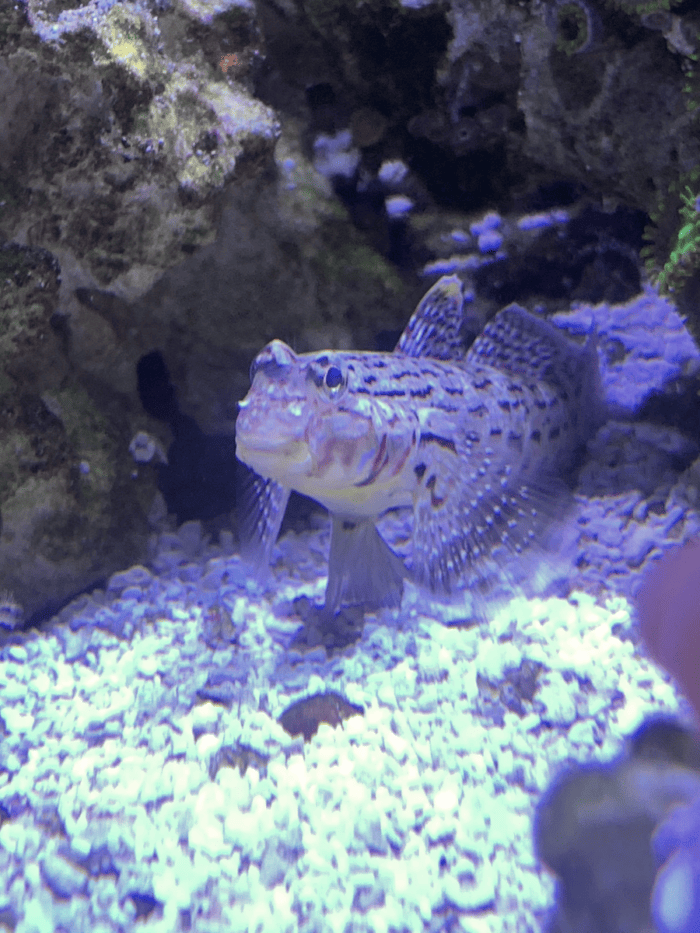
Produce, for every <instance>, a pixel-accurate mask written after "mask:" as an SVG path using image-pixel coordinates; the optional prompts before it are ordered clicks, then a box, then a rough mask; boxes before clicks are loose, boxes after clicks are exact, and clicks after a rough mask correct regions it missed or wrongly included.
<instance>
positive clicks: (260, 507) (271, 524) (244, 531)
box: [236, 460, 290, 579]
mask: <svg viewBox="0 0 700 933" xmlns="http://www.w3.org/2000/svg"><path fill="white" fill-rule="evenodd" d="M238 469H239V474H238V475H239V490H238V495H237V497H236V501H237V507H236V513H237V518H238V537H239V539H240V544H241V555H242V557H243V559H244V560H245V561H247V562H248V563H250V564H252V565H253V566H254V567H255V568H256V570H257V571H258V575H259V578H260V579H263V578H264V577H265V576H266V574H267V568H268V566H269V564H270V555H271V553H272V548H273V547H274V544H275V541H276V540H277V535H278V534H279V530H280V525H281V524H282V519H283V518H284V513H285V510H286V508H287V502H288V500H289V494H290V490H289V489H287V488H286V487H285V486H281V485H280V484H279V483H276V482H275V481H274V480H271V479H264V478H263V477H262V476H259V475H258V474H257V473H256V472H255V471H254V470H251V469H250V467H247V466H246V465H245V464H244V463H241V461H240V460H239V461H238Z"/></svg>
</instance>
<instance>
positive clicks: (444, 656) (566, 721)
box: [0, 294, 700, 933]
mask: <svg viewBox="0 0 700 933" xmlns="http://www.w3.org/2000/svg"><path fill="white" fill-rule="evenodd" d="M648 300H649V295H648V294H647V295H646V296H644V297H643V299H640V300H639V302H638V303H637V306H636V307H637V311H638V314H637V317H636V318H635V315H634V314H633V313H632V312H631V311H630V308H633V306H634V303H630V305H628V306H626V308H625V309H624V312H625V314H626V315H627V316H628V317H630V316H631V318H632V319H633V320H636V321H639V319H640V316H642V317H643V316H645V315H647V316H648V308H646V309H645V307H646V306H645V305H644V301H648ZM666 308H667V312H666V314H667V318H666V319H665V320H666V325H667V326H668V327H670V328H671V330H673V328H674V327H675V328H676V330H677V329H678V328H677V322H676V321H675V319H674V320H670V319H669V318H668V315H670V314H671V312H670V310H668V306H666ZM577 313H578V312H577ZM581 313H583V312H581ZM603 323H604V322H599V326H601V327H602V325H603ZM625 332H626V333H627V332H628V331H625ZM686 336H687V335H686ZM615 339H617V337H616V338H615ZM638 346H639V343H635V344H634V346H633V347H632V349H630V350H629V356H630V365H631V366H632V363H633V357H634V356H635V354H637V350H638ZM673 346H674V348H675V349H674V351H673V352H676V350H677V346H678V344H677V342H676V343H674V344H673ZM635 348H636V349H635ZM655 352H656V355H657V357H658V359H659V360H662V361H663V357H664V352H665V351H664V350H663V334H662V335H661V343H659V344H658V346H657V349H656V351H655ZM637 355H638V356H639V358H640V359H642V360H643V361H644V364H645V365H646V363H647V362H648V360H649V357H650V353H649V350H648V348H647V349H646V350H644V352H640V353H638V354H637ZM619 356H620V354H619V353H617V355H616V363H615V365H616V366H617V365H618V364H619ZM693 359H697V352H696V351H695V350H694V348H693V347H692V345H690V346H689V348H688V346H686V349H685V350H683V352H682V353H680V354H679V357H678V359H674V360H673V367H672V369H673V368H674V367H675V371H677V372H680V371H681V369H682V368H683V367H685V366H686V365H687V364H688V363H689V361H691V362H692V360H693ZM635 365H636V364H635ZM629 372H630V373H631V374H632V375H631V378H632V379H633V380H634V381H638V373H636V371H635V370H634V368H633V367H632V368H630V370H629ZM622 378H624V373H622V374H621V375H619V377H618V379H622ZM615 385H616V386H617V382H616V383H615ZM617 430H618V429H617V428H616V429H615V430H613V431H612V434H611V433H610V431H611V429H610V428H606V429H604V431H608V434H603V435H601V436H599V439H598V441H597V447H596V445H595V444H594V445H593V447H592V449H593V450H598V451H599V456H598V459H597V462H598V467H597V468H595V469H594V468H592V467H591V468H588V472H587V473H585V474H584V475H583V477H582V484H581V487H580V489H579V493H578V496H577V502H578V512H577V513H576V515H575V517H574V519H572V520H573V521H574V525H575V530H576V535H577V542H578V553H579V555H581V556H583V557H584V558H585V559H584V560H583V562H582V564H581V567H580V568H579V570H578V571H577V572H576V575H575V576H573V577H572V582H574V584H575V585H578V584H579V583H580V586H581V588H582V589H581V592H574V593H573V595H571V596H570V597H569V598H568V599H567V600H563V599H555V598H552V599H548V600H539V599H532V600H525V599H522V598H519V599H514V600H513V601H512V602H510V603H509V604H508V605H506V606H505V607H504V608H503V609H502V610H501V611H500V612H499V613H498V614H497V615H496V616H495V617H494V618H492V619H490V620H489V621H488V622H484V623H481V624H477V625H473V626H472V627H470V628H458V627H447V626H446V625H444V624H443V621H442V619H444V614H443V611H442V610H440V611H437V612H436V611H435V607H434V606H433V607H432V608H431V607H430V606H429V605H428V604H427V603H426V602H425V601H424V600H423V599H422V597H421V596H420V595H419V594H417V593H416V592H415V591H413V590H411V591H410V592H409V593H408V594H407V598H406V599H405V601H404V605H403V607H402V609H401V610H400V611H399V612H398V613H391V612H386V613H381V614H377V615H370V616H368V617H367V622H366V625H365V628H364V630H363V633H362V636H361V639H360V641H359V642H358V643H357V644H356V645H354V646H352V647H350V648H348V649H346V650H345V652H343V653H342V654H339V655H336V656H335V657H333V658H331V659H327V658H326V655H325V652H324V651H323V650H322V649H320V648H319V649H316V650H314V651H312V652H310V653H306V654H304V653H302V652H301V651H299V650H296V649H292V648H291V647H290V643H291V639H292V636H293V634H294V632H295V631H296V629H297V627H298V624H299V622H298V619H296V618H294V617H293V615H292V614H291V613H290V601H291V600H292V599H294V597H295V596H297V595H300V594H306V595H312V596H315V597H316V598H317V599H320V597H321V595H322V592H323V587H324V583H325V580H324V578H323V576H322V574H323V573H324V571H325V558H324V547H325V546H326V545H327V532H326V531H322V532H318V531H316V532H312V531H310V532H305V533H304V534H302V535H289V536H287V537H286V538H284V539H283V540H282V541H281V542H280V543H279V545H278V548H277V551H276V554H275V562H274V566H273V585H272V587H271V588H270V590H269V591H268V592H267V593H264V594H263V593H260V592H255V591H254V589H253V588H252V587H249V586H248V584H247V583H246V576H247V575H246V570H245V568H244V567H243V566H242V565H241V564H240V562H239V560H238V558H237V557H236V555H235V554H234V553H233V548H232V545H231V540H230V538H228V537H227V536H226V535H224V536H223V537H222V541H221V543H220V545H216V546H214V545H211V544H209V543H207V542H206V541H202V540H201V539H200V537H199V529H198V527H197V526H196V525H188V526H184V527H183V529H182V530H181V532H180V533H179V534H178V535H175V534H166V535H163V536H161V538H160V541H159V545H158V554H157V557H156V559H155V560H154V563H153V566H152V568H150V569H147V568H132V569H131V570H129V571H125V572H124V573H123V574H118V575H117V576H116V577H115V578H113V579H112V581H111V582H110V585H109V587H108V589H107V591H106V592H96V593H94V594H92V595H91V596H86V597H82V598H81V599H80V600H79V601H77V602H76V603H75V604H73V605H72V606H70V607H68V608H67V609H65V610H64V611H63V612H62V613H61V614H60V615H59V616H58V617H57V619H55V620H53V622H52V623H50V624H49V625H48V626H45V630H44V631H41V632H37V631H32V632H29V633H27V634H26V635H15V636H12V637H11V638H10V640H9V641H8V642H7V643H6V644H4V646H2V647H0V807H2V810H0V815H2V817H3V819H2V825H1V826H0V929H2V928H3V925H5V926H6V927H7V928H8V929H11V928H13V927H14V930H15V933H53V931H56V933H59V931H69V933H83V931H85V933H107V931H130V930H133V929H137V928H138V929H142V930H147V931H149V933H150V931H154V933H155V931H163V933H166V931H167V933H170V931H173V933H175V931H183V933H185V931H220V930H225V931H231V933H235V931H246V933H263V931H270V933H272V931H275V933H276V931H309V933H326V931H328V933H360V931H368V933H370V931H371V933H383V931H400V933H403V931H411V933H412V931H443V930H444V931H447V930H450V931H452V930H463V931H468V933H486V931H493V933H501V931H503V933H505V931H517V933H527V931H538V930H541V929H542V926H543V923H544V918H545V915H546V913H547V909H548V907H549V905H550V904H551V902H552V898H553V882H552V880H551V879H550V878H549V877H548V876H547V874H546V873H545V872H544V871H543V870H542V869H541V868H540V867H539V866H538V864H537V862H536V859H535V856H534V853H533V846H532V838H531V824H532V816H533V811H534V807H535V805H536V803H537V801H538V799H539V798H540V796H541V794H542V792H543V791H544V790H545V788H546V787H547V785H548V783H549V782H550V780H551V778H552V776H553V775H555V774H556V773H558V771H559V770H561V768H562V767H563V766H564V765H565V763H567V762H571V761H573V760H577V761H587V760H591V759H595V760H604V759H607V758H610V757H612V756H613V755H615V754H616V753H618V752H619V750H620V748H621V746H622V740H623V737H624V736H626V735H628V734H629V733H630V732H631V731H632V730H633V729H634V728H635V727H636V726H637V725H638V724H639V722H640V720H641V719H642V718H643V717H644V716H646V715H648V714H650V713H651V712H653V711H658V710H664V711H669V712H674V711H676V710H677V709H678V705H679V704H678V699H677V697H676V695H675V693H674V690H673V688H672V687H671V686H670V685H669V683H668V682H667V680H666V679H665V677H664V676H663V675H662V674H661V673H660V672H658V671H657V670H656V668H654V667H653V665H651V664H650V663H649V662H648V661H647V660H646V659H645V658H644V656H643V655H642V654H641V652H640V650H639V649H638V648H637V647H635V641H636V639H635V638H634V633H633V629H634V626H633V623H632V621H631V617H630V612H631V610H630V605H629V603H628V602H627V600H626V599H625V596H624V595H620V594H623V593H627V592H628V591H629V590H630V588H631V583H630V581H633V580H636V579H637V577H638V573H639V572H640V570H641V569H642V568H643V567H644V566H645V564H646V562H647V561H648V560H649V559H651V558H653V556H654V554H655V553H656V552H657V551H658V550H659V549H660V548H661V547H665V546H669V545H670V544H671V543H672V541H671V539H673V541H674V542H676V541H681V540H684V539H685V538H687V537H688V536H689V535H690V534H692V533H693V532H694V531H695V530H697V528H698V527H699V526H700V521H699V520H698V515H697V511H696V510H695V508H694V505H693V503H692V502H690V501H689V497H691V498H692V496H691V495H690V493H689V492H688V490H687V484H684V483H683V478H682V477H681V478H679V477H678V476H676V475H673V474H672V473H669V467H668V464H667V462H666V460H664V456H662V455H661V454H660V455H659V457H657V459H656V460H655V459H654V457H655V455H656V453H658V450H659V449H662V453H663V449H665V448H664V444H666V445H667V442H668V439H666V440H665V441H664V440H663V439H659V436H658V434H657V435H655V434H654V432H653V431H652V432H651V435H649V433H648V432H647V433H646V434H645V433H644V432H643V431H642V432H641V435H640V432H639V429H638V428H637V427H635V428H625V427H624V426H623V427H621V428H619V430H620V431H622V432H623V435H624V432H625V431H631V434H629V433H628V434H627V435H625V436H626V437H627V440H626V441H625V442H624V443H623V444H622V445H621V446H620V444H619V436H618V434H616V433H615V432H616V431H617ZM650 436H651V440H650ZM669 443H670V442H669ZM611 444H612V445H615V444H618V446H620V449H624V451H626V452H627V455H626V459H625V457H618V458H617V459H616V460H615V467H614V468H613V467H612V466H611V461H610V458H609V457H608V456H607V454H606V452H607V453H609V451H610V449H611V447H610V445H611ZM645 445H646V446H645ZM635 458H636V459H635ZM645 458H646V459H645ZM630 464H632V465H634V464H636V466H635V469H639V468H640V464H642V465H644V464H647V465H649V464H651V465H650V466H648V469H647V471H646V473H645V474H644V475H645V477H646V478H645V484H646V487H647V488H646V489H645V490H644V491H643V492H642V491H639V490H636V491H635V490H634V489H633V488H632V487H633V482H632V483H630V479H629V477H627V478H625V476H626V474H625V473H624V471H625V469H630ZM613 469H614V470H618V473H617V474H615V475H620V476H622V480H621V482H620V484H619V488H618V487H616V486H615V485H613V486H612V487H610V488H609V491H608V493H607V494H606V493H605V491H604V489H605V488H608V487H607V486H606V484H607V483H608V482H611V481H612V480H611V476H612V472H611V471H613ZM649 502H654V503H655V504H656V505H655V508H654V509H652V510H651V511H650V510H649V509H648V508H646V505H647V504H648V503H649ZM659 503H661V505H663V509H662V508H661V506H660V505H659ZM674 509H676V511H677V512H678V514H676V513H675V512H673V510H674ZM583 590H586V591H587V592H584V591H583ZM445 611H447V610H445ZM450 611H451V613H452V614H453V615H455V614H456V615H457V616H459V607H452V608H451V610H450ZM630 636H633V637H630ZM516 671H517V672H519V674H518V675H516V674H515V673H514V672H516ZM528 671H529V672H530V673H529V675H528V673H527V672H528ZM528 684H529V685H530V686H531V687H532V690H531V692H530V693H528ZM324 690H333V691H336V692H338V693H340V694H342V695H343V696H345V697H346V698H347V699H348V700H349V701H350V702H352V703H356V704H360V705H362V706H363V707H364V710H365V712H364V715H357V716H352V717H351V718H349V719H347V720H346V721H345V722H344V723H343V725H342V726H341V727H339V728H336V729H333V728H331V727H330V726H325V725H322V726H321V727H320V729H319V731H318V733H317V734H316V736H315V737H314V738H313V739H312V740H311V741H310V742H308V743H304V742H303V741H302V740H301V738H295V739H293V738H290V737H289V736H288V735H287V733H286V732H285V731H284V730H283V729H282V727H281V726H280V725H279V724H278V723H277V721H276V720H277V717H279V715H280V714H281V713H282V712H283V710H285V709H286V708H287V707H288V706H289V704H290V703H292V702H293V701H294V700H297V699H299V698H301V697H303V696H307V695H311V694H315V693H319V692H322V691H324ZM207 697H209V698H210V699H206V698H207ZM214 697H220V698H221V699H224V700H226V703H222V702H212V701H211V698H214ZM240 746H244V747H246V748H247V749H249V750H252V752H251V753H250V754H251V755H253V753H258V754H259V755H260V756H263V757H264V759H266V761H267V764H266V767H264V766H262V765H259V764H258V765H256V764H255V763H253V764H251V765H249V767H248V768H247V770H246V771H245V773H244V774H243V776H241V775H240V774H239V771H238V770H237V769H236V768H235V767H228V766H223V767H220V768H219V769H218V771H217V772H216V774H215V777H214V778H213V779H212V778H211V777H210V773H213V770H214V769H213V768H211V765H212V762H213V761H214V760H218V758H219V757H220V754H221V752H222V750H225V749H236V748H238V747H240Z"/></svg>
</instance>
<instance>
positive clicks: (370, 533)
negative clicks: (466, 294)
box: [236, 276, 600, 611]
mask: <svg viewBox="0 0 700 933" xmlns="http://www.w3.org/2000/svg"><path fill="white" fill-rule="evenodd" d="M465 330H466V318H465V314H464V298H463V294H462V285H461V282H460V280H459V279H458V278H457V277H456V276H446V277H443V278H442V279H440V281H439V282H437V283H436V285H434V286H433V288H432V289H430V291H429V292H428V293H427V295H426V296H425V298H424V299H423V300H422V301H421V303H420V304H419V305H418V308H417V309H416V311H415V313H414V315H413V316H412V318H411V320H410V321H409V323H408V325H407V327H406V329H405V331H404V333H403V334H402V336H401V338H400V340H399V342H398V345H397V347H396V350H395V351H394V352H393V353H369V352H367V353H362V352H357V353H352V352H334V351H326V352H321V353H304V354H296V353H294V351H293V350H292V349H291V348H290V347H288V346H287V345H286V344H284V343H282V342H281V341H279V340H274V341H272V343H270V344H268V345H267V346H266V347H265V348H264V349H263V350H262V351H261V353H260V354H259V355H258V357H257V358H256V359H255V361H254V363H253V366H252V369H251V377H252V385H251V389H250V392H249V393H248V395H247V396H246V398H245V399H244V400H243V401H242V402H241V410H240V413H239V416H238V421H237V425H236V454H237V457H238V458H239V460H241V461H242V462H243V463H244V464H246V465H247V466H248V467H250V468H251V469H252V470H253V471H254V474H253V480H252V484H251V489H250V494H249V496H248V497H247V498H244V500H243V501H244V505H243V510H244V512H243V525H244V528H245V534H246V535H247V537H248V538H249V540H250V541H252V542H255V543H256V544H257V559H258V560H259V561H261V562H262V563H265V562H266V561H267V560H268V559H269V555H270V551H271V549H272V546H273V544H274V540H275V538H276V536H277V533H278V531H279V526H280V523H281V520H282V515H283V513H284V509H285V508H286V503H287V499H288V496H289V492H290V490H292V489H294V490H296V491H297V492H300V493H303V494H305V495H308V496H310V497H311V498H313V499H315V500H316V501H318V502H320V503H321V504H322V505H324V506H325V507H326V508H327V509H328V510H329V512H330V513H331V518H332V534H331V551H330V557H329V574H328V586H327V589H326V608H327V609H329V610H331V611H336V610H338V609H339V608H340V607H341V606H342V605H345V604H352V603H361V604H363V605H365V606H375V605H381V604H390V605H391V604H394V605H395V604H397V602H398V601H399V599H400V594H401V586H402V579H403V578H404V577H406V576H409V577H411V578H412V579H414V580H416V581H417V582H419V583H422V584H424V585H426V586H428V587H429V588H430V589H432V590H433V591H436V592H439V593H444V592H450V591H451V590H453V589H454V588H456V587H460V586H466V585H470V584H472V583H473V582H474V581H475V580H477V579H478V578H479V577H480V576H481V575H482V573H484V572H485V571H486V570H488V569H489V568H491V567H493V566H494V563H496V564H500V565H501V566H505V564H506V563H507V562H508V561H510V560H511V559H512V557H513V555H516V554H519V553H520V552H521V551H522V550H523V549H524V548H526V547H527V546H528V545H529V544H532V543H534V542H536V540H537V538H538V537H539V536H541V534H542V532H543V529H544V528H545V527H546V526H547V524H548V523H549V522H550V521H551V519H552V518H553V517H554V515H555V514H556V511H557V509H558V506H559V502H560V500H559V495H560V491H561V484H560V481H559V479H558V477H559V476H560V473H561V471H562V469H564V468H565V467H566V466H567V464H568V462H569V461H570V460H571V458H572V455H573V453H574V451H575V450H576V449H577V448H578V447H579V446H580V445H582V444H583V443H585V441H586V439H587V438H588V436H589V435H590V433H591V431H592V429H593V428H594V427H595V426H596V424H597V422H598V413H599V410H600V409H599V405H598V388H597V386H598V364H597V355H596V352H595V348H594V347H593V346H592V345H591V344H590V342H589V344H588V345H586V346H584V347H581V346H579V345H577V344H575V343H573V342H572V341H570V340H569V339H568V338H567V337H565V336H564V334H563V333H562V332H561V331H559V330H558V329H557V328H556V327H554V326H553V325H551V324H549V323H548V322H546V321H544V320H542V319H540V318H537V317H535V316H534V315H532V314H530V313H528V312H527V311H525V310H523V309H522V308H520V307H518V306H516V305H512V306H510V307H508V308H505V309H503V310H502V311H501V312H499V313H498V314H497V315H496V317H495V318H494V319H493V320H492V321H491V322H490V323H489V324H487V325H486V327H485V329H484V331H483V332H482V334H481V335H480V336H479V337H477V339H476V340H475V341H474V342H473V343H472V345H471V347H469V348H468V349H467V341H466V337H465ZM401 509H408V510H410V513H411V523H410V524H411V531H410V548H409V552H408V556H407V557H406V560H405V561H404V560H401V559H400V558H399V557H398V555H397V554H396V553H395V552H394V551H392V550H391V549H390V548H389V546H388V545H387V543H386V542H385V540H384V539H383V538H382V537H381V535H380V534H379V533H378V531H377V527H376V526H377V523H378V522H379V521H380V520H381V517H382V516H383V515H385V514H387V513H388V512H389V510H401Z"/></svg>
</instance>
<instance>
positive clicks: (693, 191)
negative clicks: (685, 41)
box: [641, 35, 700, 295]
mask: <svg viewBox="0 0 700 933" xmlns="http://www.w3.org/2000/svg"><path fill="white" fill-rule="evenodd" d="M698 39H700V35H698ZM697 62H698V55H697V53H694V54H692V55H689V56H687V57H686V58H685V61H684V71H685V77H686V82H685V84H684V87H683V90H684V92H685V93H686V95H687V98H686V106H687V109H688V111H689V112H690V113H691V114H695V115H697V113H698V108H700V73H698V69H697ZM692 128H693V130H694V131H696V132H697V131H698V122H697V116H695V117H694V118H693V126H692ZM650 219H651V223H650V224H649V225H648V226H647V228H646V230H645V231H644V238H645V240H646V241H647V245H646V246H645V247H644V249H643V250H642V253H641V256H642V258H643V259H644V261H645V264H646V267H647V271H648V272H649V275H650V276H651V278H652V280H653V281H655V283H656V285H657V287H658V289H659V291H660V292H661V293H662V294H666V295H671V294H676V295H677V293H678V291H679V290H680V289H681V288H682V287H683V286H684V285H685V284H686V283H687V282H688V280H689V279H690V278H691V276H693V274H694V273H696V272H698V271H700V166H694V167H693V168H692V169H690V171H688V172H684V173H683V174H681V175H680V177H679V178H678V179H676V180H675V181H674V182H672V183H671V184H670V185H669V189H668V192H667V194H666V195H665V196H664V197H661V198H660V199H659V202H658V204H657V206H656V209H655V210H654V211H652V212H651V214H650Z"/></svg>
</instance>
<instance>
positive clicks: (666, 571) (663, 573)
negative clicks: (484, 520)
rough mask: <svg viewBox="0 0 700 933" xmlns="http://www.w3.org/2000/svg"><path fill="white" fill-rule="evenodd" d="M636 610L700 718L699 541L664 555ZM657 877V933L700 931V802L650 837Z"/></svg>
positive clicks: (652, 646)
mask: <svg viewBox="0 0 700 933" xmlns="http://www.w3.org/2000/svg"><path fill="white" fill-rule="evenodd" d="M637 604H638V610H639V619H640V623H641V627H642V634H643V636H644V640H645V642H646V644H647V647H648V649H649V651H650V653H651V654H652V656H653V657H654V659H655V660H656V661H658V662H659V664H662V665H663V666H664V667H665V668H666V669H667V670H668V671H669V672H670V673H671V674H673V676H674V677H675V678H676V679H677V681H678V683H679V684H680V686H681V687H682V689H683V691H684V692H685V694H686V696H687V697H688V699H689V700H690V701H691V702H692V704H693V706H694V707H695V710H696V712H698V714H699V715H700V670H699V668H700V541H693V542H691V543H690V544H688V545H686V546H685V547H682V548H677V549H674V550H673V551H671V552H670V553H669V554H666V555H665V556H664V557H663V558H662V559H661V560H660V561H659V562H658V564H656V565H655V566H654V568H653V570H652V571H651V573H650V574H649V577H648V578H647V580H646V582H645V583H644V585H643V587H642V589H641V591H640V593H639V595H638V597H637ZM653 850H654V855H655V857H656V860H657V862H658V864H659V865H660V869H659V872H658V874H657V876H656V882H655V884H654V890H653V893H652V899H651V910H652V916H653V919H654V923H655V925H656V929H657V930H658V933H697V931H698V930H700V798H699V797H696V798H695V799H694V800H691V801H690V802H689V803H687V804H684V805H680V806H676V807H674V808H672V809H671V811H670V812H669V814H668V815H667V816H666V818H665V819H664V820H663V821H662V822H661V823H660V824H659V826H658V827H657V829H656V832H655V833H654V837H653Z"/></svg>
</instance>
